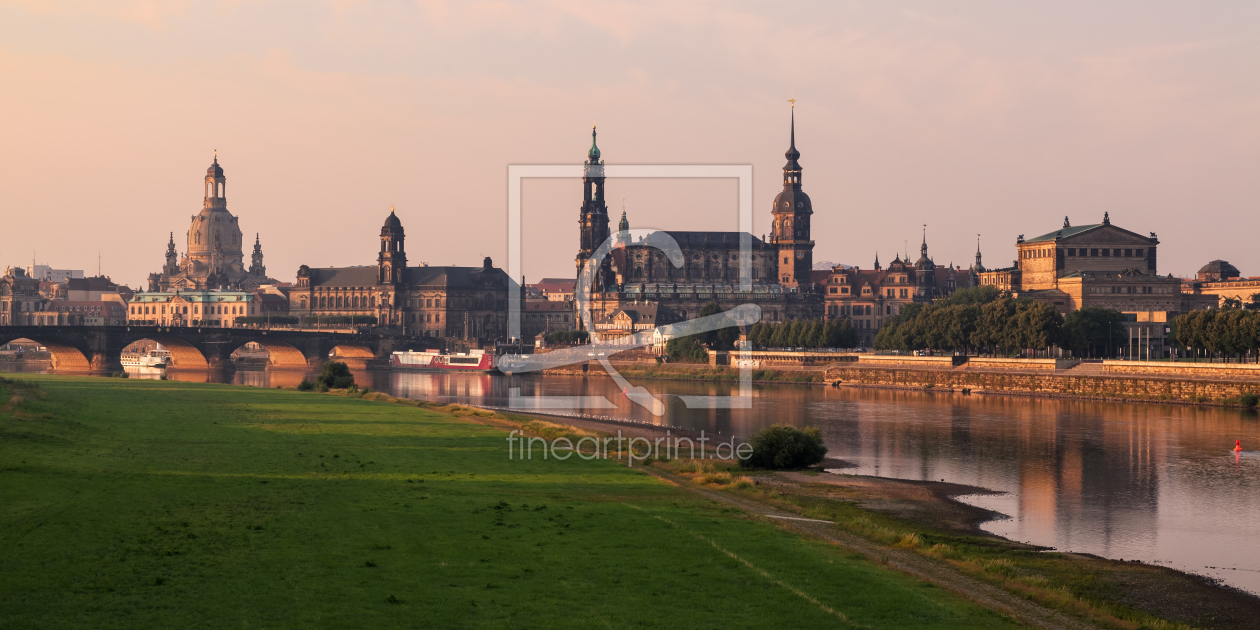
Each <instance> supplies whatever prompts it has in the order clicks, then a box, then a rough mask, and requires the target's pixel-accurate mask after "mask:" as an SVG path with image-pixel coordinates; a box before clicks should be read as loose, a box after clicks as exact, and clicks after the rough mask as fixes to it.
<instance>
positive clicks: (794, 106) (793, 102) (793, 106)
mask: <svg viewBox="0 0 1260 630" xmlns="http://www.w3.org/2000/svg"><path fill="white" fill-rule="evenodd" d="M788 102H789V103H791V104H792V109H796V95H795V94H793V95H792V98H789V99H788Z"/></svg>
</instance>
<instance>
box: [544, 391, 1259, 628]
mask: <svg viewBox="0 0 1260 630" xmlns="http://www.w3.org/2000/svg"><path fill="white" fill-rule="evenodd" d="M531 415H532V414H525V415H524V417H528V416H531ZM547 420H548V421H549V422H564V421H565V420H564V419H562V418H557V417H554V416H553V417H548V418H547ZM573 424H575V425H576V426H579V427H580V429H581V430H583V431H586V432H597V433H598V432H602V433H614V432H616V431H618V430H624V428H623V426H622V425H621V424H619V423H614V422H603V421H599V420H590V419H585V420H578V421H574V422H573ZM665 430H666V428H665V427H650V426H647V427H638V428H637V432H636V435H639V436H642V437H647V438H649V439H651V438H653V437H654V436H655V437H659V436H660V435H663V434H664V433H665ZM673 430H674V431H677V430H676V429H673ZM627 435H629V434H627ZM837 465H842V463H840V462H835V461H831V462H827V463H824V467H827V468H833V467H835V466H837ZM691 467H692V466H691V464H688V463H687V462H656V463H655V466H654V470H655V471H656V472H657V473H658V474H660V475H662V476H663V477H664V478H666V479H667V480H669V481H671V483H678V484H679V485H680V486H683V487H690V488H692V489H694V490H697V491H700V492H702V493H704V494H705V495H706V496H710V497H711V498H717V499H719V500H724V499H729V500H730V502H731V504H732V505H736V506H739V507H740V508H741V509H743V510H744V511H746V512H748V513H750V514H756V515H760V514H763V513H766V512H767V511H778V512H779V513H781V514H785V515H793V516H796V517H800V518H812V519H818V520H821V521H825V522H828V523H834V524H835V527H836V528H837V529H838V530H840V532H842V533H843V534H845V535H848V536H853V537H857V539H858V540H854V539H851V538H843V539H838V540H833V541H832V542H834V543H836V544H842V545H845V546H846V547H848V548H852V549H854V550H857V551H859V552H861V553H864V554H867V555H870V554H874V556H875V557H887V556H889V555H893V556H898V557H899V558H900V559H901V561H902V562H903V568H905V569H906V570H908V571H909V572H911V573H912V574H914V575H916V576H919V577H922V578H923V579H931V578H930V577H925V576H937V577H938V579H939V580H940V581H941V583H940V584H938V586H941V587H942V588H951V586H950V584H949V581H950V580H951V579H955V578H956V577H957V575H956V574H955V573H949V572H946V573H939V569H940V568H941V567H942V566H943V567H947V568H949V569H951V570H952V571H954V572H956V573H957V574H961V575H964V576H966V577H968V578H971V579H975V580H978V581H980V582H982V583H984V584H986V585H989V586H993V587H996V588H1000V589H1003V591H1004V592H1006V593H1009V594H1011V595H1013V596H1016V597H1018V598H1021V599H1031V600H1033V601H1036V602H1039V603H1040V604H1042V605H1043V606H1045V607H1047V608H1050V609H1053V610H1055V611H1058V612H1060V613H1063V614H1065V615H1070V616H1072V617H1074V618H1076V619H1080V620H1086V621H1088V622H1090V623H1092V624H1096V625H1097V626H1099V627H1112V628H1134V627H1149V628H1157V627H1181V626H1179V625H1167V624H1166V623H1165V622H1170V623H1172V624H1184V627H1197V628H1226V629H1231V630H1232V629H1244V628H1252V627H1254V620H1255V619H1257V618H1260V598H1258V597H1256V596H1255V595H1253V594H1249V593H1245V592H1243V591H1240V590H1238V589H1235V588H1231V587H1228V586H1225V585H1222V584H1220V583H1219V582H1217V581H1215V580H1212V579H1210V578H1206V577H1203V576H1199V575H1194V574H1189V573H1184V572H1180V571H1176V570H1174V569H1170V568H1167V567H1160V566H1155V565H1150V564H1144V563H1141V562H1136V561H1124V560H1109V559H1106V558H1100V557H1097V556H1092V555H1089V554H1079V553H1060V552H1054V551H1053V550H1048V549H1046V548H1044V547H1037V546H1033V545H1028V544H1024V543H1020V542H1017V541H1011V540H1008V539H1005V538H1001V537H999V536H995V535H992V534H990V533H988V532H985V531H984V530H982V529H980V525H981V524H983V523H984V522H987V521H989V520H992V519H994V518H1001V517H1002V515H1000V514H997V513H994V512H991V511H989V510H985V509H982V508H978V507H975V506H972V505H968V504H966V503H962V502H961V501H959V500H958V499H957V497H959V496H967V495H980V494H996V493H994V492H993V491H991V490H988V489H985V488H977V487H975V486H969V485H964V484H955V483H948V482H934V481H911V480H901V479H890V478H884V477H869V476H859V475H848V474H843V473H842V472H839V473H824V472H819V471H807V472H768V471H761V472H751V473H750V472H748V471H744V470H742V469H740V468H738V467H735V466H733V465H732V462H717V463H715V464H709V465H708V468H707V470H709V471H710V472H709V473H708V475H707V476H706V475H705V474H700V473H690V474H687V473H680V472H679V471H680V470H688V469H689V468H691ZM702 468H703V467H702ZM723 472H725V473H726V478H725V479H726V480H725V481H724V480H723V477H722V474H721V473H723ZM714 473H717V474H714ZM739 475H747V476H750V477H751V478H752V479H754V480H755V483H754V484H752V485H748V484H738V485H737V484H735V483H733V481H732V480H734V479H737V478H738V476H739ZM714 480H716V482H715V481H714ZM791 524H793V523H792V522H790V521H783V522H781V525H783V526H785V527H787V526H789V525H791ZM795 524H796V525H798V526H799V525H801V523H800V522H797V523H795ZM806 525H808V523H806ZM811 527H813V528H815V529H809V528H806V529H805V530H801V531H802V533H805V534H807V535H813V536H818V535H824V536H826V535H827V532H826V531H822V530H817V529H816V528H817V527H821V525H818V524H814V525H812V526H811ZM846 541H847V544H846ZM908 556H913V557H908ZM925 560H926V561H928V562H930V563H931V564H930V565H929V566H925V565H923V562H924V561H925ZM1011 605H1012V606H1013V605H1015V604H1011Z"/></svg>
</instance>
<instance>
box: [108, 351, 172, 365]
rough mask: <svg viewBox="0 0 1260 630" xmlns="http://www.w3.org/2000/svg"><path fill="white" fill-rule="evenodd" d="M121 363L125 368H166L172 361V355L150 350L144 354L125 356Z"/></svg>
mask: <svg viewBox="0 0 1260 630" xmlns="http://www.w3.org/2000/svg"><path fill="white" fill-rule="evenodd" d="M120 361H121V362H122V364H123V367H156V368H164V367H166V366H167V364H169V363H170V361H171V353H170V352H167V351H166V350H150V351H148V352H146V353H144V354H124V355H122V357H121V358H120Z"/></svg>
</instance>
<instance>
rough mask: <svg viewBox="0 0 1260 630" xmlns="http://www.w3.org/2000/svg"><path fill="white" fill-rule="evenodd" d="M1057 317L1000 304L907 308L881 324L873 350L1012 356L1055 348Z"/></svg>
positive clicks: (1029, 304)
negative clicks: (980, 351) (984, 353)
mask: <svg viewBox="0 0 1260 630" xmlns="http://www.w3.org/2000/svg"><path fill="white" fill-rule="evenodd" d="M1062 330H1063V316H1062V315H1060V314H1059V312H1058V311H1057V310H1055V308H1054V307H1053V306H1050V305H1049V304H1043V303H1040V302H1034V301H1032V300H1015V299H1011V298H1001V299H998V300H995V301H992V302H989V303H987V304H965V305H951V304H932V305H927V306H923V305H919V304H910V305H907V306H906V307H905V308H904V309H903V310H902V312H901V314H900V315H896V316H894V317H891V318H889V319H885V320H884V323H883V325H882V326H881V327H880V329H879V333H877V334H876V335H875V349H877V350H926V349H932V350H949V351H953V352H964V353H966V352H971V351H973V350H987V351H988V352H990V353H995V354H996V353H999V352H1000V353H1004V354H1013V353H1015V352H1019V351H1023V350H1026V349H1029V348H1049V347H1050V346H1053V345H1058V343H1059V341H1060V336H1061V334H1062Z"/></svg>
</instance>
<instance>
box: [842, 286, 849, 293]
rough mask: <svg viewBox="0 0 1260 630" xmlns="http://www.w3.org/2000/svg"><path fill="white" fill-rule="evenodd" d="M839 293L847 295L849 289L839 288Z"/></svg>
mask: <svg viewBox="0 0 1260 630" xmlns="http://www.w3.org/2000/svg"><path fill="white" fill-rule="evenodd" d="M840 293H841V294H843V295H847V294H848V293H849V287H840Z"/></svg>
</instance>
